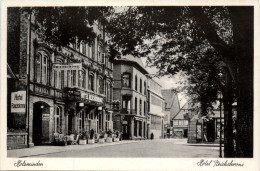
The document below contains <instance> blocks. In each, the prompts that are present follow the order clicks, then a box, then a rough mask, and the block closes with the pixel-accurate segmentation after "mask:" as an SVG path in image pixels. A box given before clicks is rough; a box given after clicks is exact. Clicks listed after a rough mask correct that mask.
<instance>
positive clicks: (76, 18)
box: [21, 7, 113, 46]
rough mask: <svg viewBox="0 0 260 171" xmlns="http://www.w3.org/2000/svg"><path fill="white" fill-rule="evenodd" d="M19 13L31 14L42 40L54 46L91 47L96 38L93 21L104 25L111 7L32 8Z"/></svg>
mask: <svg viewBox="0 0 260 171" xmlns="http://www.w3.org/2000/svg"><path fill="white" fill-rule="evenodd" d="M21 11H23V12H26V13H29V14H33V15H34V17H35V20H36V23H37V26H38V30H40V31H39V32H40V33H41V35H42V39H43V40H44V41H45V42H47V43H51V44H53V45H54V46H68V45H69V44H70V43H77V45H78V46H79V45H80V43H81V42H84V43H88V44H89V45H91V44H92V43H93V41H94V39H95V38H96V36H97V35H96V33H95V32H94V28H93V26H94V24H95V21H99V22H100V23H102V24H103V25H105V24H106V22H107V21H106V18H105V17H106V16H107V15H109V14H110V13H111V12H112V11H113V8H112V7H32V8H21Z"/></svg>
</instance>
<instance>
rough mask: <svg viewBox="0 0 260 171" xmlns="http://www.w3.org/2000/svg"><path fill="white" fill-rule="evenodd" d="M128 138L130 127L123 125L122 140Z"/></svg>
mask: <svg viewBox="0 0 260 171" xmlns="http://www.w3.org/2000/svg"><path fill="white" fill-rule="evenodd" d="M129 136H130V126H129V125H128V124H124V125H123V134H122V138H123V139H129Z"/></svg>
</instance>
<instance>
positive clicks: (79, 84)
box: [78, 71, 82, 87]
mask: <svg viewBox="0 0 260 171" xmlns="http://www.w3.org/2000/svg"><path fill="white" fill-rule="evenodd" d="M81 79H82V78H81V71H78V87H81V83H82V80H81Z"/></svg>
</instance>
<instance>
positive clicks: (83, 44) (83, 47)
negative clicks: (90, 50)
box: [82, 43, 86, 55]
mask: <svg viewBox="0 0 260 171" xmlns="http://www.w3.org/2000/svg"><path fill="white" fill-rule="evenodd" d="M82 53H83V54H84V55H86V44H85V43H82Z"/></svg>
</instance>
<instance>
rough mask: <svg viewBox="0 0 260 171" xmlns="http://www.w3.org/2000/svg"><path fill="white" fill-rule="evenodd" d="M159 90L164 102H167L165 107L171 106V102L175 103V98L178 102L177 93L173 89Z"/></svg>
mask: <svg viewBox="0 0 260 171" xmlns="http://www.w3.org/2000/svg"><path fill="white" fill-rule="evenodd" d="M161 92H162V96H163V98H164V100H165V102H166V103H167V104H166V108H171V107H172V104H173V103H175V99H176V100H177V101H178V103H179V100H178V96H177V93H176V92H175V90H174V89H163V90H162V91H161ZM175 97H177V98H175Z"/></svg>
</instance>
